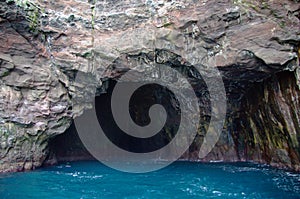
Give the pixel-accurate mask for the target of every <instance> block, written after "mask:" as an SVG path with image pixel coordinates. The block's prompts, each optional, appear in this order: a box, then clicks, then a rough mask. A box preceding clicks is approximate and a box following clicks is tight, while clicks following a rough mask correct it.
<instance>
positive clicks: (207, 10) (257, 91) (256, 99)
mask: <svg viewBox="0 0 300 199" xmlns="http://www.w3.org/2000/svg"><path fill="white" fill-rule="evenodd" d="M299 8H300V5H299V2H298V1H295V0H294V1H292V0H284V1H258V0H257V1H246V0H238V1H236V0H232V1H229V0H221V1H173V0H170V1H155V0H135V1H131V0H126V1H113V0H107V1H96V0H94V1H81V0H70V1H60V0H59V1H55V2H54V1H48V2H46V1H38V0H36V1H35V0H32V1H26V0H15V1H11V0H7V1H3V0H2V1H0V43H1V44H2V45H0V82H1V88H0V89H1V91H0V157H1V159H0V171H17V170H23V169H32V168H35V167H39V166H41V165H42V164H43V162H44V161H45V159H46V158H47V156H48V154H49V149H48V143H49V141H50V140H51V139H52V138H54V137H56V136H57V135H59V134H62V133H64V132H65V131H66V129H67V128H68V127H69V125H70V124H71V121H72V119H73V118H75V117H77V116H79V115H81V114H83V113H84V110H86V109H88V108H90V107H91V101H92V99H91V96H92V95H93V93H91V92H92V91H91V90H89V89H90V88H91V87H92V86H94V87H97V88H98V93H97V95H101V93H105V92H108V91H107V88H108V87H109V86H107V82H109V81H110V80H115V79H116V78H118V77H119V76H121V75H122V74H124V73H125V72H126V71H128V70H129V69H134V70H137V71H139V72H140V73H144V72H146V71H148V70H151V69H152V68H151V66H152V65H153V64H163V65H166V66H169V67H173V68H177V69H178V70H179V71H181V72H182V73H185V74H186V75H187V76H189V78H190V79H193V80H194V82H193V83H192V85H193V87H194V89H195V90H196V93H198V94H197V95H198V96H201V97H202V98H203V101H201V103H200V107H201V110H202V115H201V117H202V120H201V124H200V126H201V128H200V129H199V133H198V135H197V137H196V139H195V141H194V143H193V144H192V146H191V147H190V149H189V151H188V152H186V153H185V154H184V155H183V158H187V159H191V160H195V159H196V160H198V156H197V155H196V154H197V151H198V149H199V147H200V145H201V142H202V140H203V131H204V130H205V128H206V127H207V123H208V119H207V117H209V116H210V108H209V102H207V100H206V99H209V94H207V92H205V91H204V90H203V85H202V84H201V79H202V78H201V76H199V74H195V73H194V72H193V69H192V65H193V63H191V60H195V59H197V60H201V61H200V63H201V64H202V65H203V70H210V69H209V68H210V67H218V69H219V71H220V72H221V75H222V78H223V80H224V84H225V89H226V93H227V107H228V108H227V109H228V110H227V118H226V122H225V125H224V128H223V133H222V135H221V137H220V140H219V142H218V143H217V145H216V146H215V148H214V149H213V150H212V152H211V153H210V154H209V155H208V156H207V157H206V158H204V159H202V160H205V161H209V160H223V161H238V160H243V161H244V160H249V161H250V160H254V161H258V162H262V163H268V164H272V165H274V166H279V167H285V168H291V169H294V170H299V157H300V151H299V150H300V148H299V147H300V145H299V141H300V126H299V122H300V120H299V117H300V115H299V114H300V113H299V110H300V109H299V102H300V101H299V97H298V96H299V87H298V86H299V77H298V67H299V54H300V51H299V47H300V37H299V33H300V29H299V27H300V26H299V25H300V24H299V12H300V11H299ZM183 55H184V56H183ZM198 62H199V61H198ZM141 65H142V66H145V67H140V66H141ZM78 73H80V74H81V75H83V77H84V78H83V79H82V81H80V83H79V82H78V81H75V77H76V74H78ZM75 99H76V100H75ZM100 111H101V108H100ZM136 112H137V113H136V114H137V115H138V113H139V110H136ZM165 131H166V132H168V128H166V129H165Z"/></svg>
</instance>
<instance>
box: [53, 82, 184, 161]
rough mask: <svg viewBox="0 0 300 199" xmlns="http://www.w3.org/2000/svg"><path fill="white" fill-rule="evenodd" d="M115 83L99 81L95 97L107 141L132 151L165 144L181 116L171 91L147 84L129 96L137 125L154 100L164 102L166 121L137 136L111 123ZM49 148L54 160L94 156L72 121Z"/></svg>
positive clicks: (146, 117) (146, 121)
mask: <svg viewBox="0 0 300 199" xmlns="http://www.w3.org/2000/svg"><path fill="white" fill-rule="evenodd" d="M116 83H117V82H116V81H114V80H108V82H105V84H103V85H106V88H105V89H103V88H100V89H99V91H100V90H101V91H100V92H97V96H96V97H95V110H96V114H97V117H98V121H99V124H100V126H101V128H102V129H103V131H104V132H105V134H106V136H107V137H108V138H109V139H110V141H111V142H113V143H114V144H115V145H117V146H118V147H119V148H122V149H124V150H127V151H130V152H135V153H146V152H152V151H155V150H157V149H160V148H162V147H163V146H165V145H167V144H168V143H169V142H170V141H171V140H172V138H173V137H174V136H175V135H176V132H177V130H178V127H179V123H180V119H181V118H180V107H179V103H178V101H177V99H176V98H175V97H174V95H173V93H172V92H171V91H169V90H168V89H167V88H165V87H162V86H160V85H157V84H149V85H145V86H142V87H140V88H138V89H137V90H136V91H135V92H134V94H133V95H132V96H131V99H130V103H129V112H130V116H131V118H132V120H133V121H134V122H135V123H136V124H137V125H140V126H146V125H148V124H149V123H150V122H151V120H150V118H149V114H148V112H149V108H150V107H151V106H152V105H154V104H160V105H162V106H164V107H165V109H166V112H167V115H168V116H167V120H166V124H165V126H164V128H163V129H162V130H161V131H160V132H158V133H157V134H156V135H154V136H152V137H150V138H143V139H141V138H136V137H133V136H131V135H129V134H127V133H126V132H123V131H122V130H121V129H120V128H119V127H118V125H117V124H116V123H115V120H114V118H113V116H112V112H111V96H112V92H113V89H114V87H115V85H116ZM121 84H127V85H129V84H134V83H132V82H131V83H129V82H123V83H121ZM103 90H105V92H103ZM49 149H50V152H51V154H52V156H54V157H55V158H56V160H57V161H77V160H94V158H93V156H92V155H91V154H90V153H89V152H88V151H87V150H86V148H85V147H84V145H83V143H82V142H81V140H80V138H79V136H78V134H77V131H76V127H75V125H74V122H72V124H71V126H70V127H69V129H68V130H67V131H66V132H65V133H63V134H61V135H58V136H56V137H55V138H54V139H53V140H51V141H50V143H49Z"/></svg>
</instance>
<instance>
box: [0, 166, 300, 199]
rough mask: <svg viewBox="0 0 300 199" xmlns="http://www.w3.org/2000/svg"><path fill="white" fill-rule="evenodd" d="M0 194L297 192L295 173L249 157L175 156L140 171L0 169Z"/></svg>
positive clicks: (86, 197) (299, 183)
mask: <svg viewBox="0 0 300 199" xmlns="http://www.w3.org/2000/svg"><path fill="white" fill-rule="evenodd" d="M0 198H1V199H5V198H39V199H40V198H41V199H49V198H51V199H52V198H71V199H73V198H74V199H81V198H82V199H90V198H109V199H113V198H180V199H185V198H300V174H295V173H291V172H286V171H282V170H275V169H271V168H269V167H266V166H259V165H254V164H250V163H238V164H223V163H209V164H202V163H191V162H176V163H173V164H172V165H170V166H169V167H167V168H165V169H163V170H160V171H156V172H152V173H146V174H129V173H121V172H118V171H114V170H112V169H110V168H107V167H105V166H103V165H102V164H100V163H98V162H94V161H87V162H72V163H63V164H60V165H58V166H53V167H47V168H43V169H39V170H36V171H33V172H25V173H14V174H4V175H3V174H2V175H0Z"/></svg>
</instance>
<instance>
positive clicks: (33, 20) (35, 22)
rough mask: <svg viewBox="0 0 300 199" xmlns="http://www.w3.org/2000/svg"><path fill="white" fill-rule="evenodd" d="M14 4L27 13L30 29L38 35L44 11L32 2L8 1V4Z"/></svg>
mask: <svg viewBox="0 0 300 199" xmlns="http://www.w3.org/2000/svg"><path fill="white" fill-rule="evenodd" d="M12 2H14V3H15V4H16V5H17V6H18V7H20V8H22V9H23V10H24V12H25V13H26V20H27V21H28V22H29V28H30V30H31V31H32V32H34V33H36V32H38V31H39V27H40V24H41V20H40V18H41V15H42V13H43V12H45V11H44V9H41V8H40V7H39V6H38V5H36V4H35V3H33V2H31V1H30V0H7V1H6V3H12Z"/></svg>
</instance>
